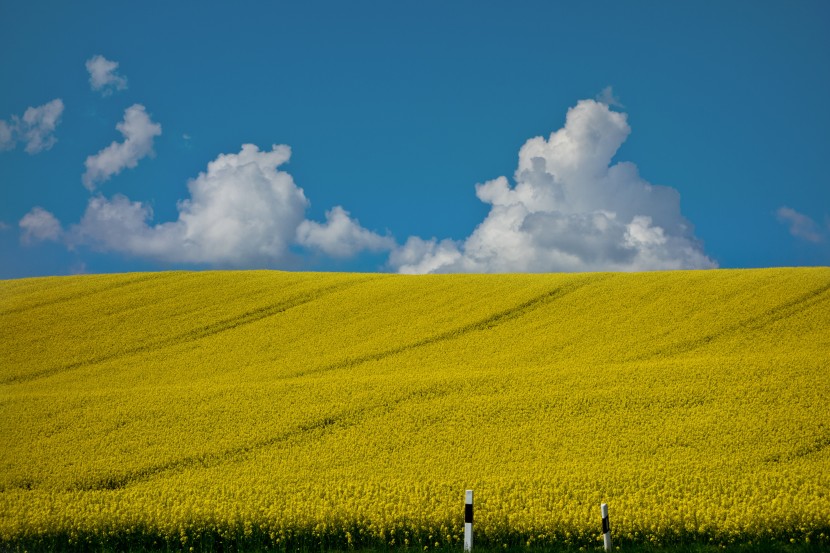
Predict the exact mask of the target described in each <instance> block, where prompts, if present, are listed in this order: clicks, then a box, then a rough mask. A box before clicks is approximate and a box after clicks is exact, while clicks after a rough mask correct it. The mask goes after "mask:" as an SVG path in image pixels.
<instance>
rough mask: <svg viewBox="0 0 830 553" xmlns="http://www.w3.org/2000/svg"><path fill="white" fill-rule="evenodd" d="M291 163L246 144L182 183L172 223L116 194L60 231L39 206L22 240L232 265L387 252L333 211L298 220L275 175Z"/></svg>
mask: <svg viewBox="0 0 830 553" xmlns="http://www.w3.org/2000/svg"><path fill="white" fill-rule="evenodd" d="M290 157H291V149H290V148H289V147H288V146H284V145H280V146H277V145H275V146H273V147H272V148H271V150H270V151H260V150H259V148H258V147H257V146H255V145H253V144H245V145H243V146H242V149H241V151H240V152H239V153H237V154H222V155H219V156H218V157H217V158H216V159H215V160H213V161H211V162H210V163H208V166H207V170H206V171H205V172H202V173H200V174H199V175H198V176H197V177H196V178H194V179H192V180H191V181H190V182H188V189H189V192H190V197H189V198H187V199H185V200H182V201H180V202H178V206H177V207H178V218H177V219H176V220H175V221H170V222H163V223H156V224H153V210H152V208H151V207H150V206H149V205H148V204H146V203H143V202H139V201H132V200H130V199H129V198H127V197H126V196H123V195H120V194H117V195H115V196H113V197H112V198H111V199H110V198H106V197H104V196H102V195H100V194H97V195H95V196H93V197H92V198H90V200H89V202H88V204H87V207H86V211H85V212H84V215H83V217H82V218H81V220H80V222H78V223H77V224H74V225H72V226H70V227H69V229H68V230H66V231H62V230H60V228H61V227H60V223H58V222H57V220H56V219H54V217H53V216H52V215H51V214H49V213H48V212H43V211H42V210H39V208H36V209H35V210H32V213H30V215H27V217H26V218H24V219H26V223H25V225H24V222H23V221H21V227H24V226H25V227H26V228H27V229H28V230H27V231H25V232H26V241H27V242H33V241H35V240H44V239H58V238H60V239H62V240H63V241H64V242H65V243H66V244H67V245H68V246H69V247H70V248H77V247H90V248H92V249H95V250H98V251H103V252H118V253H122V254H126V255H129V256H136V257H143V258H147V259H154V260H158V261H164V262H171V263H203V264H213V265H220V266H232V267H256V266H264V265H273V264H275V263H277V264H278V263H281V262H284V261H286V260H287V259H288V258H289V257H290V256H291V247H292V246H296V245H305V246H307V247H309V248H315V249H320V250H322V251H323V252H324V253H327V254H330V255H333V256H337V257H346V256H351V255H355V254H357V253H359V252H360V251H362V250H367V249H368V250H373V251H377V250H383V249H390V248H391V247H393V246H394V241H393V240H392V239H391V238H389V237H382V236H379V235H377V234H375V233H373V232H371V231H368V230H366V229H364V228H363V227H361V226H360V225H359V223H358V222H357V221H356V220H354V219H352V218H351V217H349V214H348V212H346V211H345V210H344V209H343V208H341V207H339V206H338V207H335V208H334V209H332V210H330V211H329V212H328V214H327V221H326V223H324V224H321V223H316V222H313V221H307V220H305V211H306V209H307V207H308V200H307V199H306V197H305V194H304V193H303V190H302V189H301V188H300V187H298V186H297V185H296V184H295V183H294V179H293V178H292V177H291V175H290V174H289V173H287V172H285V171H281V170H279V169H278V167H279V166H281V165H282V164H284V163H286V162H287V161H288V160H289V159H290ZM300 229H302V231H300ZM298 236H302V239H300V238H298Z"/></svg>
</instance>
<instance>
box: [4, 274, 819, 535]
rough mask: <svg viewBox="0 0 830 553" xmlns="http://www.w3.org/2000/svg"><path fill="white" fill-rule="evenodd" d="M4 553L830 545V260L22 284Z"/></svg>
mask: <svg viewBox="0 0 830 553" xmlns="http://www.w3.org/2000/svg"><path fill="white" fill-rule="evenodd" d="M0 364H1V365H2V366H0V435H2V436H3V445H2V447H1V448H0V467H2V468H0V543H5V544H6V545H9V544H24V545H27V546H30V547H37V546H38V545H40V546H43V547H51V546H56V545H60V546H70V547H71V546H73V545H78V546H85V545H84V544H86V545H87V546H88V545H90V544H93V545H94V544H107V543H147V544H153V543H164V544H166V546H170V545H171V544H173V545H175V546H176V547H179V546H182V547H184V548H188V547H189V546H190V545H192V544H197V545H201V546H206V545H205V544H208V545H210V544H216V543H219V542H222V543H224V542H228V543H230V542H233V543H237V542H240V543H241V542H245V540H248V541H254V542H256V543H261V544H265V545H273V546H278V547H284V548H285V547H293V546H295V545H300V546H305V547H309V548H310V547H315V548H317V549H319V548H320V547H323V548H348V547H359V546H378V545H382V546H384V547H399V546H406V545H410V546H418V549H419V550H421V551H423V550H424V549H432V548H435V547H442V546H446V545H448V544H455V543H458V542H459V540H461V537H462V534H463V514H464V511H463V503H464V490H465V489H474V490H475V494H476V505H475V523H476V526H475V531H476V540H477V542H478V543H481V542H485V543H490V544H502V543H505V544H519V543H521V544H529V545H533V544H566V545H572V546H575V547H576V546H596V545H597V544H601V541H598V540H599V539H600V529H599V522H600V521H599V504H600V503H601V502H607V503H608V505H609V509H610V512H611V526H612V532H613V535H614V539H615V540H617V543H634V542H641V543H675V542H678V541H697V542H707V543H710V542H711V543H724V544H727V543H730V542H734V541H763V540H773V541H789V540H796V541H801V542H803V541H813V542H820V543H828V544H830V510H828V508H827V507H828V504H830V422H828V417H827V415H828V413H830V268H797V269H757V270H717V271H677V272H659V273H636V274H618V273H597V274H554V275H427V276H403V275H389V274H336V273H327V274H326V273H286V272H276V271H245V272H233V271H230V272H193V273H191V272H170V273H141V274H120V275H87V276H74V277H54V278H33V279H22V280H10V281H2V282H0Z"/></svg>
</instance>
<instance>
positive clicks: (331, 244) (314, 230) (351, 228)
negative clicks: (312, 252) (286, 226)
mask: <svg viewBox="0 0 830 553" xmlns="http://www.w3.org/2000/svg"><path fill="white" fill-rule="evenodd" d="M297 242H298V243H299V244H301V245H303V246H305V247H307V248H313V249H318V250H320V251H322V252H323V253H325V254H328V255H330V256H332V257H352V256H354V255H356V254H357V253H358V252H361V251H364V250H369V251H374V252H379V251H388V250H391V249H392V248H394V247H395V240H394V239H392V237H390V236H381V235H379V234H376V233H374V232H372V231H370V230H367V229H365V228H363V227H361V226H360V222H359V221H358V220H357V219H352V218H351V217H349V212H348V211H346V210H345V209H343V208H342V207H340V206H339V205H338V206H335V207H334V208H333V209H330V210H329V211H327V212H326V222H325V223H324V224H320V223H317V222H315V221H309V220H305V221H303V222H302V223H300V226H299V227H297Z"/></svg>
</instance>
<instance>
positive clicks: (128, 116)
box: [81, 104, 161, 191]
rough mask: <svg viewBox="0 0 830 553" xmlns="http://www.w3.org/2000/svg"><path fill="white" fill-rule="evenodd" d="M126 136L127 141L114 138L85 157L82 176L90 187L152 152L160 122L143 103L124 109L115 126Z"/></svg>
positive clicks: (92, 188)
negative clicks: (154, 121)
mask: <svg viewBox="0 0 830 553" xmlns="http://www.w3.org/2000/svg"><path fill="white" fill-rule="evenodd" d="M115 128H116V129H118V131H119V132H120V133H121V134H122V135H123V136H124V142H115V141H113V142H112V144H110V145H109V146H107V147H106V148H104V149H103V150H101V151H99V152H98V153H97V154H95V155H94V156H89V157H87V158H86V162H84V165H85V166H86V171H85V172H84V174H83V176H82V177H81V179H82V181H83V183H84V186H85V187H86V188H87V189H89V190H90V191H92V190H94V189H95V186H96V184H98V183H100V182H103V181H106V180H108V179H109V178H110V177H112V176H113V175H117V174H118V173H120V172H121V171H122V170H123V169H124V168H125V167H127V168H130V169H132V168H133V167H135V166H136V165H138V161H139V160H140V159H142V158H144V157H145V156H148V155H152V153H153V139H154V138H155V137H156V136H159V135H160V134H161V125H159V124H158V123H153V121H152V120H150V116H149V115H147V111H146V110H145V109H144V106H142V105H141V104H134V105H132V106H130V107H129V108H127V109H126V110H125V111H124V120H123V121H121V122H120V123H118V125H116V127H115Z"/></svg>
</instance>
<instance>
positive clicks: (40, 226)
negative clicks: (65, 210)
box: [19, 207, 63, 244]
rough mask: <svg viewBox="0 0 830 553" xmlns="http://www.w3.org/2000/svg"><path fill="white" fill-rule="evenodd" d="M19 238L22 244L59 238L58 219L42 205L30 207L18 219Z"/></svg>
mask: <svg viewBox="0 0 830 553" xmlns="http://www.w3.org/2000/svg"><path fill="white" fill-rule="evenodd" d="M19 225H20V230H21V234H20V240H21V242H23V243H24V244H31V243H33V242H40V241H43V240H53V241H57V240H60V239H61V237H62V235H63V228H61V224H60V221H58V219H57V217H55V216H54V215H52V213H50V212H49V211H46V210H45V209H43V208H42V207H35V208H32V210H31V211H29V213H27V214H26V215H24V216H23V218H22V219H21V220H20V223H19Z"/></svg>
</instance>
